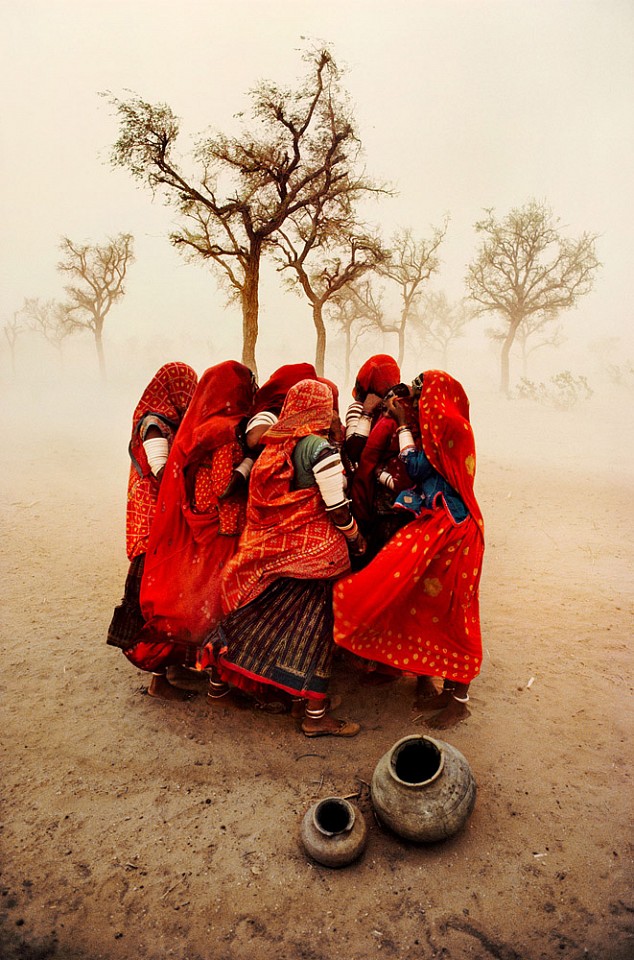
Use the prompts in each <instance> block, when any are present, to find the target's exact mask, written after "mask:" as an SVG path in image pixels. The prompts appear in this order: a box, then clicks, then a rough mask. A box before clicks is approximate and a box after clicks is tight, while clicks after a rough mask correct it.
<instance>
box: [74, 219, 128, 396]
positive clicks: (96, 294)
mask: <svg viewBox="0 0 634 960" xmlns="http://www.w3.org/2000/svg"><path fill="white" fill-rule="evenodd" d="M60 248H61V250H62V254H63V258H62V260H61V261H60V262H59V263H58V265H57V269H58V270H60V271H61V272H62V273H65V274H66V275H67V276H68V277H69V279H70V283H68V284H67V285H66V286H65V287H64V289H65V291H66V294H67V296H68V302H67V303H66V304H65V305H64V306H65V309H66V312H67V322H68V325H69V328H70V329H71V330H82V329H84V330H91V331H92V334H93V336H94V338H95V346H96V349H97V357H98V360H99V371H100V373H101V377H102V380H105V379H106V361H105V357H104V351H103V326H104V323H105V320H106V317H107V315H108V313H109V311H110V308H111V307H112V305H113V304H114V303H116V302H117V300H120V299H121V297H122V296H123V294H124V293H125V290H124V286H123V283H124V280H125V277H126V273H127V270H128V266H129V264H130V263H132V262H133V261H134V254H133V250H132V248H133V239H132V236H131V235H130V234H129V233H120V234H119V235H118V236H116V237H114V238H110V239H109V240H108V242H107V243H103V244H88V243H84V244H77V243H74V242H73V241H72V240H69V239H68V237H64V238H63V240H62V242H61V244H60Z"/></svg>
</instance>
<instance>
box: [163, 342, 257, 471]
mask: <svg viewBox="0 0 634 960" xmlns="http://www.w3.org/2000/svg"><path fill="white" fill-rule="evenodd" d="M254 386H255V380H254V377H253V374H252V373H251V371H250V370H249V368H248V367H245V366H244V364H242V363H238V362H237V361H236V360H227V361H226V362H224V363H218V364H216V365H215V366H214V367H210V368H209V369H208V370H205V372H204V373H203V375H202V377H201V378H200V383H199V384H198V387H197V388H196V391H195V393H194V396H193V397H192V400H191V403H190V405H189V409H188V411H187V416H186V417H185V418H184V419H183V422H182V424H181V426H180V429H179V431H178V435H177V437H176V440H175V441H174V445H175V447H177V448H178V451H179V458H180V459H181V460H182V462H183V465H187V466H189V465H191V464H194V463H197V462H199V461H200V459H201V458H202V457H203V456H205V455H206V454H208V453H210V452H211V451H213V450H215V449H216V448H217V447H220V446H222V444H224V443H228V442H229V441H230V440H232V439H233V438H234V437H235V430H236V427H237V426H238V424H239V423H240V420H242V419H243V418H244V417H247V416H249V415H250V413H251V406H252V402H253V390H254ZM174 456H176V453H175V454H174Z"/></svg>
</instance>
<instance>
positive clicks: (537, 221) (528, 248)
mask: <svg viewBox="0 0 634 960" xmlns="http://www.w3.org/2000/svg"><path fill="white" fill-rule="evenodd" d="M486 213H487V215H486V217H485V218H484V219H483V220H480V221H478V222H477V223H476V224H475V229H476V231H477V233H479V234H482V235H483V236H484V240H483V242H482V245H481V247H480V250H479V252H478V254H477V256H476V258H475V260H473V262H472V263H471V264H470V265H469V268H468V273H467V278H466V282H467V287H468V290H469V295H470V297H471V299H472V300H473V301H474V302H475V303H476V304H478V305H479V312H480V313H487V312H492V313H497V314H498V315H499V316H500V317H501V319H502V321H503V324H504V339H503V341H502V349H501V356H500V389H501V391H502V392H503V393H504V394H506V395H507V396H508V393H509V354H510V350H511V347H512V346H513V343H514V341H515V339H516V336H517V334H518V331H519V329H520V327H521V326H522V324H525V325H527V324H529V323H530V320H529V318H531V317H536V318H541V319H542V320H543V321H544V323H546V322H549V321H552V320H554V319H555V318H556V317H557V316H558V315H559V313H560V311H562V310H567V309H569V308H570V307H572V306H574V305H575V304H576V302H577V301H578V300H579V299H580V298H581V297H582V296H584V295H585V294H586V293H588V292H589V291H590V290H591V289H592V285H593V282H594V277H595V273H596V270H597V268H598V267H599V265H600V264H599V261H598V259H597V256H596V252H595V241H596V235H594V234H589V233H584V234H582V236H581V237H580V238H579V239H578V240H576V241H572V240H567V239H566V238H564V237H563V236H562V235H561V234H560V233H559V227H558V224H559V220H558V219H555V218H554V216H553V213H552V211H551V210H550V208H549V207H548V206H546V205H545V204H543V203H538V202H537V201H535V200H533V201H531V202H529V203H528V204H527V205H526V206H524V207H521V208H515V209H513V210H511V212H510V213H509V214H508V215H507V216H506V217H505V218H504V219H502V220H498V219H496V217H495V216H494V214H493V211H492V210H487V212H486ZM526 329H529V328H528V326H527V327H526Z"/></svg>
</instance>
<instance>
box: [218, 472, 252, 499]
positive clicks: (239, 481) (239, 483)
mask: <svg viewBox="0 0 634 960" xmlns="http://www.w3.org/2000/svg"><path fill="white" fill-rule="evenodd" d="M246 486H247V481H246V480H245V479H244V477H243V476H242V474H241V473H239V472H238V470H234V471H233V474H232V475H231V480H230V481H229V483H228V484H227V486H226V487H225V489H224V490H223V491H222V493H220V494H218V499H219V500H227V498H228V497H232V496H234V494H236V493H240V491H242V490H245V489H246Z"/></svg>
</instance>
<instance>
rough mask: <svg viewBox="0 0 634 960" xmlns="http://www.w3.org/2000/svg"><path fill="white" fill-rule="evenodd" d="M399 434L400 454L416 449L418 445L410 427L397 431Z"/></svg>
mask: <svg viewBox="0 0 634 960" xmlns="http://www.w3.org/2000/svg"><path fill="white" fill-rule="evenodd" d="M396 432H397V434H398V446H399V452H400V453H404V452H405V451H406V450H409V449H412V450H415V449H416V444H415V443H414V437H413V435H412V431H411V430H410V428H409V427H406V426H403V427H399V428H398V429H397V431H396Z"/></svg>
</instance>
